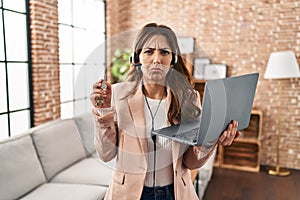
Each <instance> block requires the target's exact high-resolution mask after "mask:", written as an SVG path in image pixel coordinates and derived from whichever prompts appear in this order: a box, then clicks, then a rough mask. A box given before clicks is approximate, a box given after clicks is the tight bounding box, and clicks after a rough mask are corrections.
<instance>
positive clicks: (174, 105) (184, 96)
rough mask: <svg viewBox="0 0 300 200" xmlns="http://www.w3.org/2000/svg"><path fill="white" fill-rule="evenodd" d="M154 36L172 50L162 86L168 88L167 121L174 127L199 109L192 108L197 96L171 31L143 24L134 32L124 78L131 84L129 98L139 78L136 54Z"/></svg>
mask: <svg viewBox="0 0 300 200" xmlns="http://www.w3.org/2000/svg"><path fill="white" fill-rule="evenodd" d="M154 35H163V36H165V37H166V39H167V41H168V43H169V45H170V48H171V50H172V61H171V65H172V67H171V68H170V70H169V72H168V74H167V78H166V87H168V88H169V89H170V92H171V94H170V95H171V103H170V107H169V110H168V121H169V122H170V123H171V124H174V123H175V122H184V121H190V120H193V119H196V118H197V117H199V115H200V108H199V107H198V106H197V105H196V102H197V98H198V97H197V95H196V92H195V91H194V89H193V88H192V78H191V75H190V73H189V72H188V70H187V67H186V63H185V62H184V60H183V58H182V57H181V54H180V50H179V46H178V42H177V37H176V35H175V33H174V32H173V31H172V29H171V28H169V27H167V26H165V25H158V24H156V23H150V24H147V25H145V26H144V27H143V28H142V29H141V30H140V31H139V32H138V34H137V37H136V40H135V42H134V53H133V56H132V65H131V68H130V71H129V73H128V75H127V78H126V81H131V82H135V87H134V90H133V91H132V93H131V94H130V95H133V94H135V92H136V90H137V87H138V86H139V85H140V82H141V80H142V76H143V74H142V71H141V70H140V68H139V67H140V66H138V65H136V64H138V63H139V55H140V53H141V51H142V49H143V46H144V44H145V43H146V42H147V41H148V40H149V39H150V38H152V37H153V36H154Z"/></svg>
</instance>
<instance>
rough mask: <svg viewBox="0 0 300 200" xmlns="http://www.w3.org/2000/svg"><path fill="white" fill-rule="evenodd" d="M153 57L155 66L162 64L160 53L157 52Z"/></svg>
mask: <svg viewBox="0 0 300 200" xmlns="http://www.w3.org/2000/svg"><path fill="white" fill-rule="evenodd" d="M153 56H154V57H153V64H160V62H161V58H160V55H159V52H155V53H154V55H153Z"/></svg>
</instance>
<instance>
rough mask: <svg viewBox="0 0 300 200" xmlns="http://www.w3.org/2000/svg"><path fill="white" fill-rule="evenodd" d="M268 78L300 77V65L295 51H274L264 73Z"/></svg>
mask: <svg viewBox="0 0 300 200" xmlns="http://www.w3.org/2000/svg"><path fill="white" fill-rule="evenodd" d="M264 77H265V78H268V79H283V78H297V77H300V72H299V65H298V63H297V60H296V57H295V54H294V52H293V51H279V52H273V53H271V55H270V58H269V61H268V65H267V69H266V72H265V75H264Z"/></svg>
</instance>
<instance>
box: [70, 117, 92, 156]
mask: <svg viewBox="0 0 300 200" xmlns="http://www.w3.org/2000/svg"><path fill="white" fill-rule="evenodd" d="M74 120H75V122H76V124H77V128H78V130H79V134H80V137H81V140H82V144H83V146H84V147H85V149H86V151H87V154H88V155H89V154H92V153H94V152H95V151H96V149H95V146H94V116H93V115H92V114H91V113H89V114H84V115H80V116H77V117H75V118H74Z"/></svg>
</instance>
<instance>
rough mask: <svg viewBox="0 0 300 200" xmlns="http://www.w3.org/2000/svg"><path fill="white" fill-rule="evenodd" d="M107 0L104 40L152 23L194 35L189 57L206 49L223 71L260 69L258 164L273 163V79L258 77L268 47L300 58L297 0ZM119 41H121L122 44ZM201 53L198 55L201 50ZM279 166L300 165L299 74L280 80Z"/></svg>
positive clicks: (275, 87) (275, 94) (275, 97)
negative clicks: (259, 141)
mask: <svg viewBox="0 0 300 200" xmlns="http://www.w3.org/2000/svg"><path fill="white" fill-rule="evenodd" d="M120 2H121V1H113V0H107V36H108V39H110V38H112V37H114V36H115V35H117V34H121V33H123V32H124V31H130V30H134V29H137V28H140V27H141V26H143V25H144V24H145V23H148V22H157V23H162V24H166V25H169V26H170V27H172V28H173V29H174V30H175V32H176V33H177V35H178V36H189V37H193V38H195V41H196V49H195V54H194V57H200V56H202V52H203V51H205V52H206V53H207V55H208V56H209V57H210V58H211V59H212V61H213V62H214V63H224V64H226V65H227V66H228V75H229V76H233V75H239V74H245V73H251V72H259V73H260V78H259V84H258V88H257V94H256V97H255V102H254V107H255V108H256V109H260V110H262V111H263V114H264V118H263V119H264V121H263V133H262V138H261V142H262V157H261V162H262V164H266V165H275V162H276V136H275V133H276V130H277V124H276V123H277V121H278V120H277V119H278V117H277V116H278V115H277V113H278V106H277V105H278V91H279V90H278V80H266V79H264V78H263V75H264V72H265V70H266V64H267V61H268V58H269V55H270V53H271V52H273V51H284V50H293V51H294V52H295V53H296V57H297V60H298V63H299V62H300V17H299V16H300V1H291V0H281V1H279V0H264V1H262V0H260V1H258V0H253V1H245V0H239V1H224V0H216V1H210V0H198V1H195V0H173V1H167V0H164V1H158V0H152V1H140V0H122V3H120ZM122 45H123V44H122ZM200 54H201V55H200ZM282 86H283V91H282V115H281V120H282V122H281V127H282V128H281V134H282V137H281V139H280V157H281V159H280V165H281V166H284V167H290V168H295V169H300V79H284V80H282Z"/></svg>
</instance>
